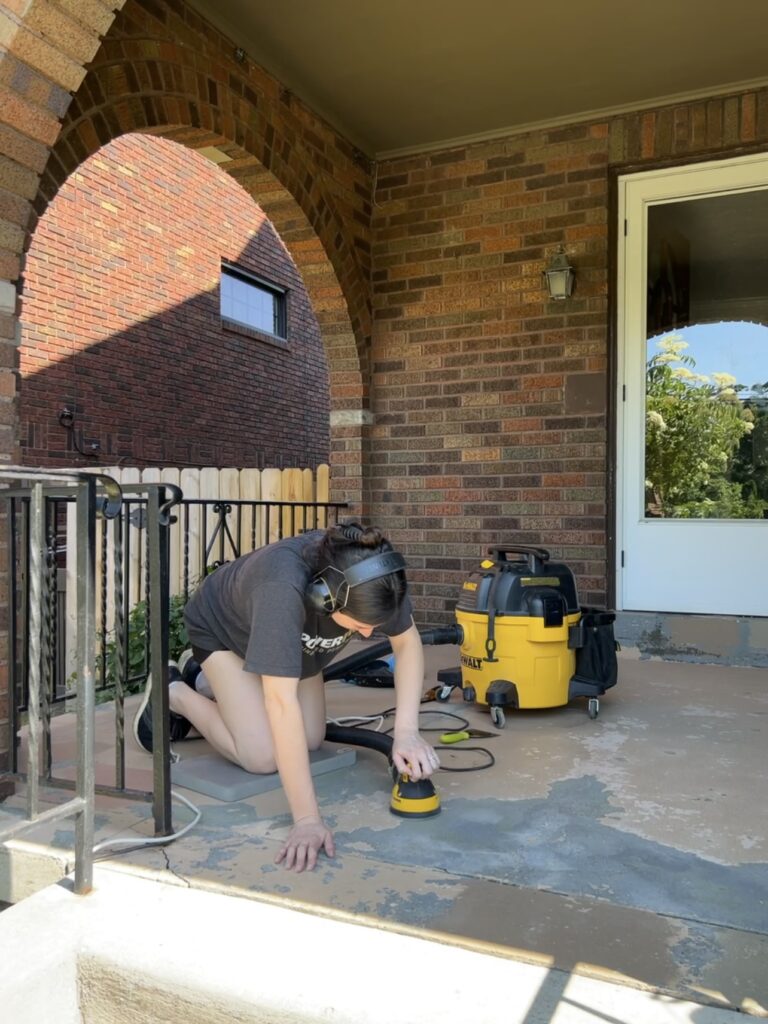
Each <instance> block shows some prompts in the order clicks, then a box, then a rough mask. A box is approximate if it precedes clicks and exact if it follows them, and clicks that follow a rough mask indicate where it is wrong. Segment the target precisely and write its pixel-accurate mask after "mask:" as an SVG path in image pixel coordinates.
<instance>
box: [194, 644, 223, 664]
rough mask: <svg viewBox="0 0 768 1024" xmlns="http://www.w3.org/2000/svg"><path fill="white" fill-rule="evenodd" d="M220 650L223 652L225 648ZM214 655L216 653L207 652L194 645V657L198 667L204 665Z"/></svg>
mask: <svg viewBox="0 0 768 1024" xmlns="http://www.w3.org/2000/svg"><path fill="white" fill-rule="evenodd" d="M219 650H223V648H219ZM214 653H215V652H214V651H206V650H205V649H204V648H203V647H195V645H194V644H192V655H193V657H194V659H195V661H196V662H197V663H198V665H202V664H203V662H204V661H205V659H206V658H210V656H211V655H212V654H214Z"/></svg>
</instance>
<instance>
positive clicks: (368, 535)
mask: <svg viewBox="0 0 768 1024" xmlns="http://www.w3.org/2000/svg"><path fill="white" fill-rule="evenodd" d="M336 530H337V531H338V533H339V534H340V535H341V536H342V537H344V538H345V539H346V540H349V541H352V543H353V544H357V545H359V546H360V547H362V548H378V547H380V546H381V544H382V543H383V542H384V540H385V538H384V534H383V533H382V532H381V530H379V529H378V527H376V526H361V525H360V523H339V524H338V525H337V526H336Z"/></svg>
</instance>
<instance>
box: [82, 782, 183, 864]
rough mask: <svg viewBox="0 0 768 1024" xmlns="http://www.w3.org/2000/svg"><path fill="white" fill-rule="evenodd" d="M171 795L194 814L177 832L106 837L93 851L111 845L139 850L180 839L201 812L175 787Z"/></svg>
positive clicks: (107, 848)
mask: <svg viewBox="0 0 768 1024" xmlns="http://www.w3.org/2000/svg"><path fill="white" fill-rule="evenodd" d="M171 797H172V799H174V800H180V801H181V802H182V803H183V804H186V805H187V807H188V808H189V809H190V810H191V811H192V812H193V813H194V815H195V817H194V818H193V819H192V821H190V822H189V824H187V825H185V826H184V828H181V829H179V831H178V832H172V833H171V834H170V835H169V836H155V838H154V839H137V838H136V837H135V836H134V837H133V838H131V839H129V838H127V837H126V838H125V839H107V840H106V841H105V842H103V843H97V844H96V846H94V848H93V853H94V854H97V853H100V852H101V851H102V850H109V849H111V848H112V847H113V846H130V847H131V848H132V849H134V850H141V849H143V848H144V847H145V846H166V845H167V844H168V843H172V842H174V840H176V839H181V837H182V836H184V835H186V834H187V832H189V830H190V829H192V828H194V827H195V825H196V824H197V823H198V821H200V818H201V817H202V814H203V812H202V811H201V810H200V808H199V807H195V805H194V804H193V803H192V802H191V801H190V800H187V798H186V797H185V796H182V795H181V793H177V792H176V790H175V789H172V790H171Z"/></svg>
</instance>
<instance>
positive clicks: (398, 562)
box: [307, 551, 405, 614]
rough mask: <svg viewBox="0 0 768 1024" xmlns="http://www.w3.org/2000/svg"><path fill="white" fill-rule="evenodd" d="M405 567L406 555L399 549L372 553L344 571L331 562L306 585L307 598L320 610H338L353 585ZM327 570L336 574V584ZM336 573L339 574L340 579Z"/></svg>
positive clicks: (341, 608) (347, 597) (355, 585)
mask: <svg viewBox="0 0 768 1024" xmlns="http://www.w3.org/2000/svg"><path fill="white" fill-rule="evenodd" d="M404 568H405V559H404V558H403V556H402V555H400V554H398V553H397V551H385V552H383V553H382V554H380V555H371V557H370V558H365V559H363V561H362V562H356V563H355V565H350V566H349V568H348V569H345V570H344V572H342V571H341V569H336V568H334V567H333V566H332V565H329V566H327V567H326V568H325V569H323V571H322V572H320V573H318V574H317V576H315V578H314V579H313V580H312V582H311V583H310V584H309V586H308V587H307V600H308V601H309V603H310V604H311V605H312V607H313V608H315V609H316V610H317V611H319V612H326V613H327V614H330V613H331V612H339V611H342V610H343V609H344V608H346V606H347V601H348V600H349V592H350V590H351V589H352V588H353V587H359V586H360V584H361V583H368V582H370V580H377V579H379V577H380V576H389V574H390V573H391V572H397V571H398V569H404ZM328 574H333V577H334V579H333V584H334V585H332V584H331V583H329V582H328V580H327V579H326V577H327V576H328ZM335 577H338V581H337V580H336V579H335Z"/></svg>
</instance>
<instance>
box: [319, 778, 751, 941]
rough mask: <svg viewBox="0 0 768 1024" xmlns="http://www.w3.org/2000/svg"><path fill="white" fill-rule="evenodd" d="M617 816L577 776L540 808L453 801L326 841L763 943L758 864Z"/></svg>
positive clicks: (610, 803) (606, 793) (599, 791)
mask: <svg viewBox="0 0 768 1024" xmlns="http://www.w3.org/2000/svg"><path fill="white" fill-rule="evenodd" d="M617 807H619V803H618V801H616V799H615V796H614V795H613V794H612V793H611V792H610V790H609V789H608V787H607V786H606V785H605V784H603V783H602V782H600V781H599V780H598V779H596V778H595V777H594V776H583V777H581V778H577V779H567V780H565V781H562V782H557V783H555V784H554V785H553V786H552V787H551V789H550V792H549V794H548V796H547V797H546V799H526V800H499V799H497V798H488V799H473V800H467V799H464V798H456V799H451V806H450V814H441V815H438V816H437V817H435V818H429V819H424V820H422V821H420V822H419V827H418V828H415V827H414V828H413V829H397V830H393V831H389V832H386V831H385V832H375V833H374V832H373V831H372V830H371V829H370V828H363V829H360V830H356V831H352V832H349V833H337V835H336V839H337V842H338V843H339V844H342V843H343V844H346V843H347V842H349V841H351V842H356V843H359V842H361V841H362V842H366V841H370V842H371V843H372V845H375V849H376V859H377V860H379V861H386V862H390V863H398V864H409V865H419V866H432V867H433V868H434V867H435V866H436V865H440V866H441V867H443V868H444V869H445V870H446V871H450V872H451V873H452V874H454V875H466V876H468V877H474V878H477V877H483V878H487V879H495V880H497V881H499V882H504V883H506V884H510V885H515V886H526V887H531V888H538V889H544V890H549V891H551V892H556V893H561V894H564V895H570V896H592V897H595V898H597V899H603V900H610V901H612V902H614V903H618V904H620V905H622V906H627V907H638V908H645V909H648V910H652V911H655V912H656V913H661V914H670V915H675V916H678V917H682V918H686V919H689V920H692V921H702V922H708V923H711V924H719V925H726V926H730V927H734V928H744V929H749V930H752V931H755V932H758V933H760V934H768V864H765V863H758V864H743V865H737V866H733V865H728V864H721V863H716V862H714V861H710V860H706V859H704V858H703V857H701V856H699V855H697V854H692V853H689V852H685V851H682V850H678V849H675V848H674V847H671V846H665V845H663V844H661V843H657V842H654V841H651V840H648V839H644V838H642V837H639V836H636V835H633V834H631V833H629V832H624V831H621V830H620V829H618V828H616V827H615V826H614V825H613V824H612V823H608V824H606V823H605V821H604V820H603V819H606V818H608V816H609V815H610V814H612V813H614V812H615V811H616V809H617ZM456 821H461V823H462V829H461V832H462V834H461V835H456V832H455V823H456ZM467 836H472V841H471V842H469V841H468V840H467ZM363 856H364V854H363Z"/></svg>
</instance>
